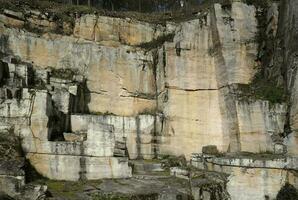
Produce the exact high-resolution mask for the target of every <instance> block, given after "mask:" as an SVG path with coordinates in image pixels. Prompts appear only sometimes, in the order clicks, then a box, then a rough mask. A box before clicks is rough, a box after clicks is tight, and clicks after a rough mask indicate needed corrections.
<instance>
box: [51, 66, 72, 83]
mask: <svg viewBox="0 0 298 200" xmlns="http://www.w3.org/2000/svg"><path fill="white" fill-rule="evenodd" d="M76 74H78V72H77V70H74V69H68V68H66V69H64V68H63V69H54V68H52V70H51V76H53V77H55V78H61V79H67V80H72V79H73V77H74V75H76Z"/></svg>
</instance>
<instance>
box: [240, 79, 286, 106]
mask: <svg viewBox="0 0 298 200" xmlns="http://www.w3.org/2000/svg"><path fill="white" fill-rule="evenodd" d="M238 88H239V90H240V91H241V92H240V93H239V94H238V98H240V99H253V100H258V99H259V100H264V101H269V102H270V103H271V104H275V103H283V102H285V100H286V95H285V89H284V88H283V87H280V86H277V85H276V83H275V82H273V81H270V80H266V79H265V78H264V79H257V78H255V79H254V80H253V81H252V83H251V84H248V85H246V84H239V85H238Z"/></svg>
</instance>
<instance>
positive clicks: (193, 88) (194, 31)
mask: <svg viewBox="0 0 298 200" xmlns="http://www.w3.org/2000/svg"><path fill="white" fill-rule="evenodd" d="M262 9H264V8H262V7H260V5H257V4H256V5H253V4H250V3H244V2H241V1H237V2H233V3H231V4H227V5H226V4H219V3H215V4H211V5H209V9H203V10H202V11H200V12H198V13H196V14H194V16H193V17H192V18H191V19H187V20H180V21H178V20H177V21H175V20H172V21H167V22H165V23H163V24H162V23H161V24H154V23H149V22H143V21H138V20H136V19H133V18H119V17H108V16H100V15H97V14H86V15H82V16H73V17H74V18H75V19H74V24H73V27H72V26H71V24H69V22H63V23H62V24H61V22H57V21H54V20H52V19H50V17H47V16H46V15H43V13H42V12H40V11H37V10H31V11H28V13H27V14H26V15H25V14H24V13H22V12H19V11H12V10H7V9H4V10H1V13H0V99H1V101H0V126H1V127H2V126H3V127H6V128H5V129H7V130H11V131H10V132H9V133H10V134H11V135H14V136H17V137H18V138H19V140H20V145H21V147H22V151H23V153H24V155H22V156H21V157H25V158H26V159H28V160H29V161H30V164H31V165H32V166H33V167H34V168H35V170H36V171H37V172H38V173H39V174H41V175H42V176H44V177H47V178H49V179H52V180H66V181H87V180H98V179H104V178H112V179H114V178H131V177H133V176H134V175H135V174H134V171H133V170H134V169H133V167H134V166H133V165H131V163H130V160H148V161H144V162H149V163H150V162H151V159H156V158H163V157H164V156H166V155H172V156H180V155H183V156H185V157H186V160H185V162H186V161H191V162H192V164H193V166H195V167H196V168H199V169H204V170H208V171H216V175H214V176H216V178H214V177H213V174H212V175H210V177H211V178H210V177H209V176H208V178H207V179H208V180H205V179H204V180H203V179H200V177H201V175H200V176H199V177H196V176H194V174H192V173H190V172H189V171H188V170H189V169H188V168H187V169H180V168H179V167H178V168H177V166H175V167H176V168H172V171H171V172H172V175H174V176H177V177H178V176H179V173H181V174H182V175H181V177H182V178H185V179H189V180H191V179H192V178H194V180H191V181H190V182H189V184H190V187H193V188H192V191H188V188H187V189H185V187H184V186H183V190H181V191H178V190H179V189H178V190H177V187H178V188H179V187H180V186H176V185H175V186H173V188H171V189H170V190H169V191H173V192H174V193H173V196H171V195H170V196H169V195H168V196H167V195H164V196H163V194H161V192H160V190H157V189H156V191H155V190H154V191H155V192H156V193H157V194H154V195H155V196H154V195H153V196H154V197H156V198H157V199H171V198H178V197H177V196H179V195H180V194H181V195H182V196H184V197H185V198H188V197H189V195H190V196H192V197H195V199H202V198H204V199H208V198H209V199H210V198H216V200H219V199H229V198H231V199H235V200H236V199H244V200H245V199H252V198H253V199H264V198H269V199H274V198H275V197H276V196H277V194H278V192H279V191H280V189H281V188H282V187H283V186H284V185H285V184H286V183H289V184H291V185H293V186H294V187H296V188H297V184H298V183H297V158H296V156H297V133H296V132H297V131H296V130H297V128H295V127H296V126H297V123H296V118H297V116H296V112H297V109H296V107H297V97H296V96H297V94H296V93H297V92H296V85H297V84H296V78H295V77H296V75H297V74H296V68H295V67H296V64H297V59H296V57H295V55H296V54H295V52H296V50H297V48H296V43H295V41H296V40H295V39H297V31H296V30H295V29H294V28H295V27H296V26H297V24H295V23H296V22H297V21H298V19H297V20H290V19H296V18H297V15H296V12H295V11H296V10H297V9H298V6H297V3H296V2H294V1H293V0H287V1H285V2H283V3H281V5H280V7H278V3H273V4H270V7H268V8H266V9H264V10H262ZM295 9H296V10H295ZM262 20H263V21H262ZM264 23H265V25H264V27H263V26H262V25H263V24H264ZM292 27H294V28H292ZM34 30H35V31H34ZM37 30H38V31H37ZM58 30H59V31H58ZM288 33H289V34H288ZM260 35H261V36H262V37H264V38H262V37H261V36H260ZM270 41H271V42H270ZM269 44H270V45H269ZM266 45H267V46H266ZM266 48H267V49H266ZM281 49H284V51H283V50H281ZM264 55H266V56H267V57H266V58H267V60H266V62H264V63H262V62H263V61H262V56H264ZM263 64H264V66H265V67H263V66H262V65H263ZM260 67H263V68H264V69H263V68H262V69H263V71H261V73H264V74H265V75H266V76H268V77H269V79H270V80H271V79H273V80H274V82H276V84H277V85H279V86H280V85H284V84H285V85H286V88H287V91H285V94H283V95H284V96H286V97H285V98H284V99H283V100H282V101H281V102H274V101H273V102H272V99H266V98H260V97H258V96H254V97H252V94H250V91H249V90H245V88H246V86H251V85H253V83H254V79H255V77H256V76H257V75H259V74H258V73H260ZM259 86H260V85H259ZM260 87H261V86H260ZM273 97H274V95H273ZM273 100H274V99H273ZM0 134H2V133H1V132H0ZM0 138H1V137H0ZM208 145H213V147H215V146H216V148H217V149H218V152H217V154H219V155H216V156H215V157H214V156H210V155H207V157H204V156H203V158H202V157H200V158H198V157H196V158H195V159H194V158H193V156H192V155H193V154H194V153H202V148H203V147H206V146H208ZM207 149H208V148H207ZM243 152H250V153H255V154H256V155H259V154H261V155H263V153H266V156H267V157H269V158H270V156H273V157H274V156H281V157H282V159H275V157H274V159H273V160H270V159H265V160H263V159H256V160H254V157H253V156H252V155H250V156H248V157H247V158H242V157H241V153H243ZM231 153H232V154H233V156H234V157H235V158H233V159H232V158H225V157H221V156H220V155H226V154H227V155H229V154H231ZM255 154H253V155H255ZM209 156H210V157H209ZM0 164H1V161H0ZM148 165H150V164H148ZM159 165H160V163H159ZM168 170H170V169H168ZM168 172H170V171H165V172H164V171H163V173H168ZM184 172H185V173H184ZM218 174H220V176H221V175H222V174H225V175H227V178H218V177H217V176H219V175H218ZM0 175H1V177H2V176H3V175H5V176H6V175H7V174H0ZM205 175H206V174H205ZM205 175H204V176H205ZM143 176H144V175H143V174H141V175H140V174H138V177H137V179H139V178H140V177H141V179H145V180H146V178H148V177H146V178H144V177H143ZM159 176H160V177H159V178H163V176H164V174H162V175H160V174H159ZM167 176H168V174H167ZM202 176H203V175H202ZM181 177H180V178H181ZM11 178H12V179H13V180H15V179H16V180H17V182H16V184H20V185H22V187H23V186H24V177H23V175H21V177H19V175H17V174H13V176H12V177H11ZM134 178H136V177H134ZM149 178H152V177H151V176H150V177H149ZM167 178H168V177H167ZM1 180H2V179H1ZM3 180H5V181H3V182H1V184H2V185H3V183H4V185H5V183H7V181H6V177H4V178H3ZM130 180H134V179H129V181H128V182H127V183H128V184H129V185H134V184H132V183H131V182H130ZM145 180H144V181H145ZM122 181H123V180H122ZM192 181H193V182H192ZM209 181H210V182H209ZM8 182H9V184H10V183H11V182H13V181H10V178H9V181H8ZM124 182H125V181H124ZM13 183H14V184H15V182H13ZM155 183H156V184H164V182H163V181H161V182H160V181H156V180H154V181H152V182H150V183H149V182H148V184H147V183H143V184H141V186H142V187H143V186H144V187H147V186H148V185H149V186H150V185H151V186H152V185H154V184H155ZM207 183H208V184H207ZM209 183H210V184H209ZM110 184H114V183H113V181H111V182H110ZM115 185H116V186H117V184H115ZM120 185H121V184H120ZM206 185H208V187H207V186H206ZM116 186H115V187H116ZM118 186H119V184H118ZM118 186H117V187H118ZM149 186H148V187H149ZM151 186H150V187H151ZM129 187H130V186H129ZM129 187H128V190H129V191H130V190H131V189H129ZM187 187H188V186H187ZM10 188H11V187H8V189H7V190H5V191H4V192H5V193H9V194H12V193H14V192H16V191H14V190H11V189H10ZM100 188H103V190H105V191H110V188H109V187H107V186H106V184H105V183H103V185H101V187H100ZM111 188H113V187H111ZM126 189H127V188H126ZM36 190H37V189H36ZM38 191H41V192H40V193H43V191H44V189H43V188H42V186H40V190H38ZM220 191H222V192H220ZM16 193H17V194H16V195H19V194H21V192H19V191H17V192H16ZM38 194H39V193H38ZM125 195H126V193H125ZM148 195H151V193H150V194H148ZM201 197H202V198H201Z"/></svg>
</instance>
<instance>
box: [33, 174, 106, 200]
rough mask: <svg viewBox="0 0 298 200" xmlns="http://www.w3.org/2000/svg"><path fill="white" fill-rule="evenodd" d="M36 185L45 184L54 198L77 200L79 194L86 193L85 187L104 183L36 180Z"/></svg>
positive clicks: (97, 181)
mask: <svg viewBox="0 0 298 200" xmlns="http://www.w3.org/2000/svg"><path fill="white" fill-rule="evenodd" d="M34 183H38V184H45V185H47V186H48V191H49V192H50V193H51V194H52V195H53V196H54V197H60V198H65V199H75V198H76V197H78V194H79V193H82V192H83V191H84V188H85V186H93V187H96V186H98V185H99V184H101V183H102V181H101V180H94V181H85V182H83V181H76V182H71V181H56V180H50V179H39V180H35V181H34Z"/></svg>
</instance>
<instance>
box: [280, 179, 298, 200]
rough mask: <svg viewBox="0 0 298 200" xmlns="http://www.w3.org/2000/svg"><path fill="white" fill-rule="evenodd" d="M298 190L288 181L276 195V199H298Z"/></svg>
mask: <svg viewBox="0 0 298 200" xmlns="http://www.w3.org/2000/svg"><path fill="white" fill-rule="evenodd" d="M297 199H298V190H297V189H296V188H295V187H294V186H293V185H291V184H289V183H286V184H285V185H284V186H283V187H282V188H281V190H280V191H279V192H278V194H277V196H276V200H297Z"/></svg>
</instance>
